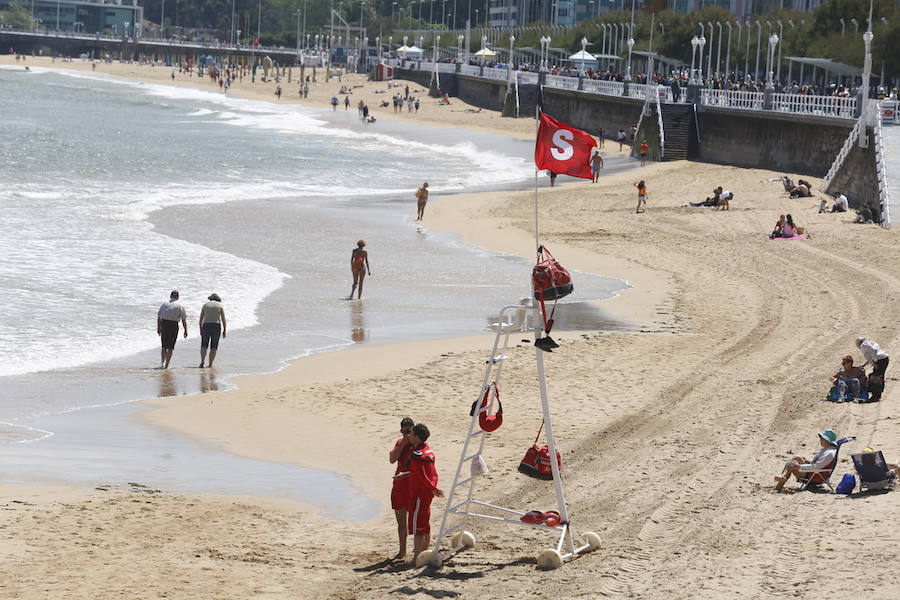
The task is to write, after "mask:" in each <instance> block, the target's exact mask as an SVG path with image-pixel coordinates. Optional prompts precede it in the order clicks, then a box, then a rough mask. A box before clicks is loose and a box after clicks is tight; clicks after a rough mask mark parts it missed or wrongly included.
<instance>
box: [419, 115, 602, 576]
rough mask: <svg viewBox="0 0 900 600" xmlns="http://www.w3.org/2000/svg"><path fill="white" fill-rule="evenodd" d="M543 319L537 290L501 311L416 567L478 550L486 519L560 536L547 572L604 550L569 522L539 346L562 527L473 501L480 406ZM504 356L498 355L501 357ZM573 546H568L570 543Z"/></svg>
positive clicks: (549, 553) (481, 435)
mask: <svg viewBox="0 0 900 600" xmlns="http://www.w3.org/2000/svg"><path fill="white" fill-rule="evenodd" d="M535 113H536V115H535V116H536V117H537V118H536V123H535V127H537V126H538V124H539V123H540V108H539V107H538V108H536V109H535ZM537 183H538V170H537V169H536V168H535V171H534V238H535V246H536V251H537V253H538V255H540V252H541V251H540V243H539V240H540V229H539V227H538V225H539V222H538V185H537ZM512 311H517V312H516V314H515V315H513V313H512ZM520 311H529V312H531V327H529V326H528V319H527V318H524V319H523V318H521V317H522V316H523V314H522V312H520ZM507 316H510V317H513V318H511V319H509V320H507V319H506V317H507ZM541 323H542V321H541V318H540V307H539V305H538V304H537V303H536V302H535V301H534V295H533V290H531V286H530V285H529V295H528V303H527V304H525V305H522V304H519V305H515V304H513V305H509V306H504V307H503V308H502V309H500V315H499V319H498V321H497V324H496V329H497V335H496V337H495V338H494V345H493V346H492V348H491V354H490V356H489V358H488V359H487V361H486V364H487V368H486V369H485V372H484V379H483V380H482V382H481V390H480V391H479V393H478V397H477V398H476V404H475V407H476V410H474V411H472V416H471V419H470V421H469V431H468V434H467V435H466V441H465V443H464V444H463V448H462V452H460V455H459V463H458V464H457V467H456V474H455V475H454V477H453V485H452V486H451V487H450V493H449V494H447V505H446V506H445V508H444V515H443V517H442V518H441V527H440V529H439V530H438V535H437V537H436V539H435V542H434V549H433V550H426V551H424V552H422V553H421V554H419V557H418V558H417V559H416V566H425V565H426V564H430V565H431V566H434V567H439V566H440V565H441V564H442V563H443V561H444V560H445V559H446V558H448V557H449V556H451V555H452V554H454V553H456V552H458V551H459V550H462V549H463V548H467V547H470V546H474V545H475V536H474V535H473V534H472V533H470V532H468V531H466V529H465V528H466V526H467V525H468V524H469V522H470V520H471V519H486V520H489V521H501V522H504V523H509V524H510V525H519V526H525V527H538V528H543V529H546V530H548V531H554V532H559V541H558V542H557V544H556V547H555V548H547V549H545V550H544V551H543V552H541V553H540V554H539V555H538V566H539V567H542V568H557V567H559V566H561V565H562V563H563V561H564V560H566V559H568V558H572V557H573V556H575V555H577V554H580V553H582V552H585V551H587V550H594V549H596V548H599V547H600V536H599V535H597V534H596V533H594V532H592V531H588V532H585V533H584V535H580V534H579V533H578V531H577V530H576V529H575V526H574V525H573V523H572V521H571V519H570V517H569V511H568V508H567V507H566V497H565V494H564V493H563V486H562V478H561V476H560V473H559V464H558V463H557V461H556V438H555V437H554V435H553V420H552V419H551V416H550V400H549V397H548V394H547V378H546V374H545V373H544V352H543V350H541V349H540V348H539V347H537V346H535V349H534V352H535V358H536V360H537V374H538V383H539V387H540V390H541V412H542V413H543V417H544V429H545V436H546V439H547V449H548V450H549V454H550V469H551V472H552V474H553V487H554V490H555V491H556V505H557V509H558V512H559V515H560V521H561V524H560V525H558V526H554V527H549V526H547V525H535V524H531V523H524V522H522V521H521V520H520V519H518V518H509V515H514V516H517V517H521V516H522V515H524V514H525V511H520V510H515V509H512V508H506V507H503V506H497V505H495V504H490V503H488V502H483V501H481V500H477V499H475V498H474V497H473V495H474V491H475V480H476V479H477V478H478V475H472V474H471V467H470V473H468V474H466V473H465V472H464V467H465V465H466V464H467V463H469V464H471V462H472V461H473V460H475V458H476V457H479V456H481V453H482V452H483V451H484V445H485V439H486V437H487V435H488V434H487V433H485V432H484V431H483V430H482V429H481V427H480V425H479V424H478V422H479V419H478V416H479V414H480V413H481V412H483V411H490V410H491V409H492V408H493V398H490V400H489V401H488V403H487V406H485V407H482V406H481V401H482V398H483V397H484V391H485V390H486V389H487V388H488V386H489V385H490V384H491V383H492V382H494V383H497V382H499V380H500V372H501V370H502V366H503V361H504V360H505V359H506V349H507V347H508V346H509V336H510V335H512V334H521V333H522V332H531V333H534V340H535V342H537V341H538V340H539V339H541V337H542V334H543V328H542V326H541ZM501 338H502V340H503V345H502V346H501V345H500V341H501ZM498 349H499V350H500V353H499V354H498V353H497V351H498ZM475 438H478V451H477V452H473V453H470V450H469V447H470V445H471V444H472V441H473V440H474V439H475ZM466 484H468V486H469V488H468V491H467V492H466V499H465V500H462V501H459V502H454V500H455V498H456V497H457V488H459V487H461V486H465V485H466ZM473 507H474V508H475V509H476V510H479V509H489V510H492V511H496V512H500V513H503V516H497V515H496V514H493V515H492V514H484V513H483V512H475V511H473ZM451 515H454V516H458V517H462V521H461V522H459V523H456V524H453V525H451V524H450V523H449V520H450V516H451ZM454 532H456V535H454V536H453V538H452V539H451V542H450V544H449V547H448V549H447V550H444V551H441V541H442V540H443V539H444V538H445V537H447V536H448V535H450V534H451V533H454ZM567 542H568V543H567Z"/></svg>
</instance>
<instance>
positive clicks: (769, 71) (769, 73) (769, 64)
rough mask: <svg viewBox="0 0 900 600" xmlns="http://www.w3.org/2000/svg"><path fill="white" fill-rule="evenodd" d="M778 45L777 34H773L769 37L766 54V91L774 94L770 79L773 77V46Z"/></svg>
mask: <svg viewBox="0 0 900 600" xmlns="http://www.w3.org/2000/svg"><path fill="white" fill-rule="evenodd" d="M777 44H778V34H777V33H773V34H772V35H770V36H769V52H768V53H767V54H766V91H767V92H774V91H775V86H774V85H773V83H772V77H774V76H775V70H774V67H775V46H776V45H777Z"/></svg>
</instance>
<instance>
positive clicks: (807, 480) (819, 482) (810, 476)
mask: <svg viewBox="0 0 900 600" xmlns="http://www.w3.org/2000/svg"><path fill="white" fill-rule="evenodd" d="M855 439H856V436H853V435H851V436H848V437H845V438H841V439H839V440H838V441H837V452H835V453H834V460H833V461H831V463H830V464H829V465H828V466H826V467H824V468H822V469H818V470H816V471H809V472H808V473H807V474H806V477H798V478H797V481H799V482H800V491H803V490H805V489H808V488H810V487H813V488H815V489H819V488H820V487H822V486H823V485H827V486H828V489H830V490H831V492H832V493H834V487H833V486H832V485H831V481H829V480H830V479H831V474H832V473H834V469H835V467H837V463H838V458H839V456H840V454H841V446H843V445H844V444H846V443H847V442H849V441H850V440H855Z"/></svg>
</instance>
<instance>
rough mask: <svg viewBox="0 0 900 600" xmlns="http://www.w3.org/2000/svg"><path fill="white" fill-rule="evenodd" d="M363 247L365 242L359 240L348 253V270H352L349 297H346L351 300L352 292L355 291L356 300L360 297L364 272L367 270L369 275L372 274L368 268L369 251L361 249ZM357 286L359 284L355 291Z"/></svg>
mask: <svg viewBox="0 0 900 600" xmlns="http://www.w3.org/2000/svg"><path fill="white" fill-rule="evenodd" d="M365 247H366V243H365V242H364V241H362V240H359V241H358V242H356V248H354V249H353V252H352V253H351V254H350V270H351V271H352V272H353V287H352V288H351V289H350V297H349V298H347V299H348V300H353V292H357V294H356V299H357V300H359V299H360V298H361V297H362V288H363V280H364V279H365V278H366V272H368V273H369V275H371V274H372V269H370V268H369V253H368V252H366V251H365V250H363V248H365ZM357 286H359V288H358V289H359V291H357Z"/></svg>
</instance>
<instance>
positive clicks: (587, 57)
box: [569, 50, 597, 69]
mask: <svg viewBox="0 0 900 600" xmlns="http://www.w3.org/2000/svg"><path fill="white" fill-rule="evenodd" d="M569 60H570V61H572V62H574V63H575V66H576V67H579V68H585V69H586V68H596V66H597V57H596V56H594V55H593V54H591V53H590V52H588V51H586V50H582V51H580V52H576V53H575V54H573V55H572V56H570V57H569Z"/></svg>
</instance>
